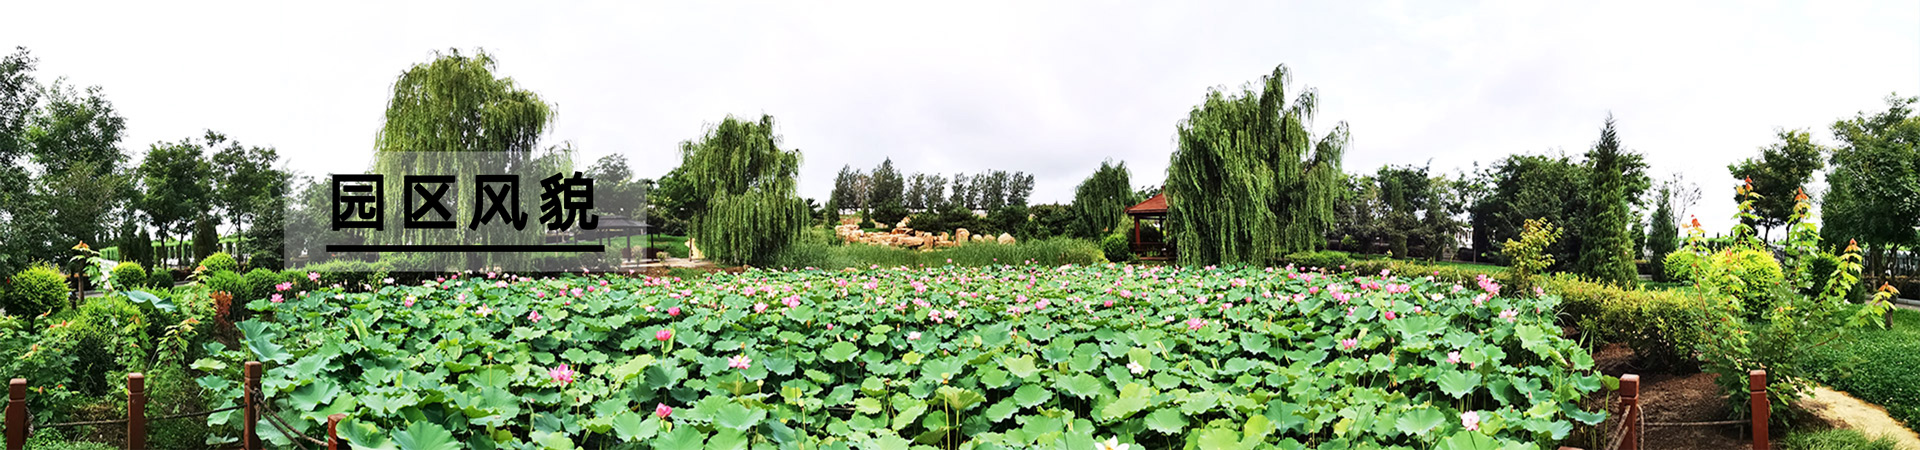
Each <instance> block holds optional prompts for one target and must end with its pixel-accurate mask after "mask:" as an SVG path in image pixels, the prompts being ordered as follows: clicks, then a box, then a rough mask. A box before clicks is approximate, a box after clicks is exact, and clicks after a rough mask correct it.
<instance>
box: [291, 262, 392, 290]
mask: <svg viewBox="0 0 1920 450" xmlns="http://www.w3.org/2000/svg"><path fill="white" fill-rule="evenodd" d="M392 268H393V266H390V265H388V264H386V263H380V262H371V263H370V262H366V261H358V260H338V261H328V262H325V263H321V264H314V265H309V266H306V267H301V268H299V269H298V270H299V271H301V272H314V273H319V274H320V285H321V286H332V285H335V284H338V285H340V286H341V287H345V288H350V289H359V288H360V285H361V284H363V283H364V284H368V285H379V284H380V280H382V279H385V278H386V277H387V273H388V272H391V271H392Z"/></svg>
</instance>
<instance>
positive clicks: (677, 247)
mask: <svg viewBox="0 0 1920 450" xmlns="http://www.w3.org/2000/svg"><path fill="white" fill-rule="evenodd" d="M627 242H628V239H627V238H626V237H614V238H605V239H595V240H590V241H574V243H576V244H601V245H605V246H607V251H609V252H614V253H619V252H620V247H625V246H627ZM632 242H633V246H634V247H658V248H661V249H664V250H666V251H667V253H669V254H672V255H673V257H675V258H685V257H687V237H686V236H672V235H665V234H650V235H647V236H646V237H645V238H644V239H643V238H642V237H640V236H634V237H633V239H632ZM636 256H637V255H636Z"/></svg>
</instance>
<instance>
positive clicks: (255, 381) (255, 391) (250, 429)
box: [240, 361, 260, 450]
mask: <svg viewBox="0 0 1920 450" xmlns="http://www.w3.org/2000/svg"><path fill="white" fill-rule="evenodd" d="M246 396H247V398H246V403H245V404H246V406H247V409H245V410H244V411H246V413H245V414H241V417H242V418H243V420H245V421H246V422H244V423H242V424H241V425H240V428H241V436H240V442H241V445H242V446H243V448H245V449H247V450H260V430H257V429H255V428H256V427H257V425H258V424H259V423H260V405H258V404H255V403H254V399H255V398H257V397H259V396H260V362H259V361H247V388H246Z"/></svg>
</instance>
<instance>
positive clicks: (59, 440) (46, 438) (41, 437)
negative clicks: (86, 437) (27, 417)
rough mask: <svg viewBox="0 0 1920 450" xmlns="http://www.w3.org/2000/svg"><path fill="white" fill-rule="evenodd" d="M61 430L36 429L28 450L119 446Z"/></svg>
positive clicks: (96, 449)
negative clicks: (82, 437) (89, 439)
mask: <svg viewBox="0 0 1920 450" xmlns="http://www.w3.org/2000/svg"><path fill="white" fill-rule="evenodd" d="M60 431H61V430H58V429H53V430H34V432H33V434H32V435H29V436H28V437H27V443H26V450H117V449H118V448H119V447H114V446H112V445H107V444H102V443H99V442H88V441H79V440H72V439H71V438H68V437H67V436H66V435H64V434H61V433H60ZM202 446H204V444H202Z"/></svg>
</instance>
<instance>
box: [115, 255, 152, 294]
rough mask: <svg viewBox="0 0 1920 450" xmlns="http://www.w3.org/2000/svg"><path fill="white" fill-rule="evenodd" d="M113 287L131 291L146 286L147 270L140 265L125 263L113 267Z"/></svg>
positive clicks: (130, 262) (131, 262)
mask: <svg viewBox="0 0 1920 450" xmlns="http://www.w3.org/2000/svg"><path fill="white" fill-rule="evenodd" d="M112 273H113V286H114V287H116V288H120V289H132V288H136V287H140V286H145V285H147V269H145V268H142V267H140V263H137V262H133V261H127V262H123V263H120V265H117V266H113V272H112Z"/></svg>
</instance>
